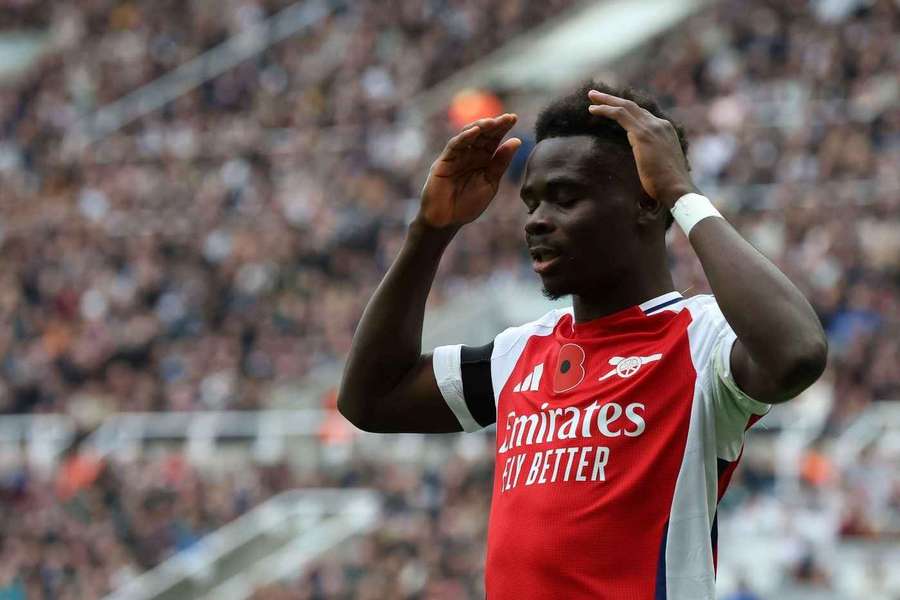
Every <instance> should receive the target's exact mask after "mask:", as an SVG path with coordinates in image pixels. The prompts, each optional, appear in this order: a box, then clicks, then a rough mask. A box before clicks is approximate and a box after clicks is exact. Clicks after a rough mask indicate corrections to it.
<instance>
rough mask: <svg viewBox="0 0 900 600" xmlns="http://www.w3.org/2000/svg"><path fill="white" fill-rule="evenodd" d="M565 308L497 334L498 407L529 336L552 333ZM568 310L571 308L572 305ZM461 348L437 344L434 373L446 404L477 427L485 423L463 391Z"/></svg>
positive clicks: (468, 426) (469, 427)
mask: <svg viewBox="0 0 900 600" xmlns="http://www.w3.org/2000/svg"><path fill="white" fill-rule="evenodd" d="M566 310H567V309H554V310H551V311H550V312H548V313H546V314H545V315H544V316H542V317H541V318H540V319H537V320H535V321H531V322H530V323H526V324H524V325H519V326H517V327H510V328H508V329H505V330H503V331H502V332H501V333H499V334H498V335H497V336H496V337H495V338H494V349H493V352H492V353H491V385H492V386H493V392H494V408H495V409H496V406H497V399H498V398H499V397H500V392H501V391H502V390H503V386H504V385H506V382H507V380H508V379H509V376H510V374H511V373H512V371H513V369H514V368H515V366H516V363H517V362H518V361H519V357H521V355H522V350H524V349H525V344H526V343H527V342H528V339H529V338H530V337H531V336H533V335H550V334H551V333H553V328H554V327H555V326H556V323H557V321H559V319H560V318H561V317H562V316H563V314H565V312H566ZM568 310H570V311H571V309H568ZM461 352H462V345H461V344H453V345H448V346H438V347H437V348H435V349H434V353H433V355H432V366H433V369H434V377H435V380H437V384H438V388H440V390H441V395H443V396H444V400H445V401H446V402H447V406H449V407H450V410H452V411H453V414H454V415H456V419H457V420H458V421H459V424H460V426H461V427H462V428H463V431H467V432H471V431H478V430H479V429H483V427H482V426H481V425H480V424H479V423H478V422H477V421H476V420H475V417H474V416H472V412H471V411H470V410H469V407H468V405H467V404H466V399H465V396H464V394H463V382H462V369H461Z"/></svg>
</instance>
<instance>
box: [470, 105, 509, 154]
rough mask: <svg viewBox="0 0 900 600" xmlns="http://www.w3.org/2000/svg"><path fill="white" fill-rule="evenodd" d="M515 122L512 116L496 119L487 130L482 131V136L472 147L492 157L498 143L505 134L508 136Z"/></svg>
mask: <svg viewBox="0 0 900 600" xmlns="http://www.w3.org/2000/svg"><path fill="white" fill-rule="evenodd" d="M517 120H518V117H517V116H516V115H512V114H510V115H502V116H501V117H497V118H496V119H495V123H493V124H492V126H491V127H490V128H489V129H486V130H482V134H481V135H480V136H479V137H478V139H477V140H476V141H475V143H474V144H473V146H474V147H475V148H477V149H479V150H482V151H485V152H488V153H490V154H491V155H493V154H494V152H495V151H496V150H497V147H498V146H499V145H500V141H501V140H502V139H503V138H504V137H506V134H508V133H509V132H510V130H511V129H512V128H513V127H514V126H515V124H516V121H517Z"/></svg>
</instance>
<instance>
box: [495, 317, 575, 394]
mask: <svg viewBox="0 0 900 600" xmlns="http://www.w3.org/2000/svg"><path fill="white" fill-rule="evenodd" d="M565 312H566V309H554V310H551V311H550V312H548V313H547V314H545V315H544V316H543V317H541V318H540V319H537V320H535V321H532V322H530V323H526V324H525V325H520V326H518V327H510V328H508V329H504V330H503V331H502V332H501V333H500V334H499V335H497V337H496V338H494V352H493V354H492V355H491V383H492V385H493V386H494V406H495V407H496V406H497V399H498V398H500V392H501V391H503V387H504V386H505V385H506V382H507V380H509V376H510V374H511V373H512V372H513V369H514V368H515V366H516V363H518V362H519V357H521V356H522V351H523V350H524V349H525V344H526V343H527V342H528V338H530V337H531V336H533V335H550V334H551V333H553V328H554V327H556V323H557V322H558V321H559V320H560V318H562V316H563V315H564V314H565Z"/></svg>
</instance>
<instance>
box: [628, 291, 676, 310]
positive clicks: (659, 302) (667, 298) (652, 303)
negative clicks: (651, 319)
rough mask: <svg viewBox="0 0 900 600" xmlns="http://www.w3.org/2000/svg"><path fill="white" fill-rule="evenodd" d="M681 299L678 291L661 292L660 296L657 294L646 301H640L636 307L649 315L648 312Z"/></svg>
mask: <svg viewBox="0 0 900 600" xmlns="http://www.w3.org/2000/svg"><path fill="white" fill-rule="evenodd" d="M679 300H681V294H679V293H678V292H668V293H666V294H663V295H662V296H657V297H656V298H652V299H650V300H647V301H646V302H641V303H640V304H639V305H638V307H639V308H640V309H641V310H642V311H644V314H645V315H649V314H650V313H652V312H654V311H657V310H659V309H661V308H665V307H666V306H669V305H670V304H675V303H676V302H678V301H679Z"/></svg>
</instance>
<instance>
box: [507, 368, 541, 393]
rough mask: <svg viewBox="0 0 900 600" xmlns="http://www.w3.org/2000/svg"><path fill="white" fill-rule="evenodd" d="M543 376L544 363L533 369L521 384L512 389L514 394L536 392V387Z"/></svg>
mask: <svg viewBox="0 0 900 600" xmlns="http://www.w3.org/2000/svg"><path fill="white" fill-rule="evenodd" d="M543 374H544V363H541V364H539V365H538V366H536V367H535V368H534V369H532V370H531V373H529V374H528V376H527V377H526V378H525V379H523V380H522V382H521V383H518V384H516V387H514V388H513V391H514V392H536V391H538V386H540V385H541V375H543Z"/></svg>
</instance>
